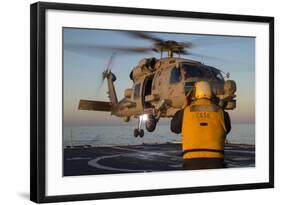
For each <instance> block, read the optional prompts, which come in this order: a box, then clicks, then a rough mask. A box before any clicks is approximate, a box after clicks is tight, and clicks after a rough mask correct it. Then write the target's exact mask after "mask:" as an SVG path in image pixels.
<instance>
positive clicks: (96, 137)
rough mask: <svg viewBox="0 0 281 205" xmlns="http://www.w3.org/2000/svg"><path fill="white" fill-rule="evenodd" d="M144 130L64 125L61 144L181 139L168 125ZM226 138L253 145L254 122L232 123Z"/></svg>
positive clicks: (131, 143) (160, 141) (125, 143)
mask: <svg viewBox="0 0 281 205" xmlns="http://www.w3.org/2000/svg"><path fill="white" fill-rule="evenodd" d="M144 131H145V134H144V137H143V138H140V137H138V138H135V137H134V136H133V127H132V126H97V127H78V126H73V127H70V126H65V127H64V136H63V145H64V146H68V145H71V144H72V145H94V146H101V145H137V144H143V143H165V142H180V141H181V135H180V134H178V135H177V134H174V133H172V132H171V131H170V126H169V125H157V127H156V130H155V131H154V132H147V131H146V130H145V129H144ZM71 132H72V134H71ZM71 135H72V137H71ZM71 138H72V140H71ZM227 140H228V141H229V142H231V143H241V144H252V145H254V144H255V124H232V130H231V132H230V133H229V134H228V136H227Z"/></svg>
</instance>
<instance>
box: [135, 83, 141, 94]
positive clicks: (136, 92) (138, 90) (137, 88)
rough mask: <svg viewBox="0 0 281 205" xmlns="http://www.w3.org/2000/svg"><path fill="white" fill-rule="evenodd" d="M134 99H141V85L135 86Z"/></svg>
mask: <svg viewBox="0 0 281 205" xmlns="http://www.w3.org/2000/svg"><path fill="white" fill-rule="evenodd" d="M134 97H140V83H138V84H136V85H135V89H134Z"/></svg>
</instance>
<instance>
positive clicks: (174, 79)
mask: <svg viewBox="0 0 281 205" xmlns="http://www.w3.org/2000/svg"><path fill="white" fill-rule="evenodd" d="M180 80H181V72H180V69H179V68H177V67H174V68H173V69H172V70H171V75H170V84H174V83H178V82H179V81H180Z"/></svg>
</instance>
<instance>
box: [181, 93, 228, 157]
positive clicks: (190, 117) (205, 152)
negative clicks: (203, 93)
mask: <svg viewBox="0 0 281 205" xmlns="http://www.w3.org/2000/svg"><path fill="white" fill-rule="evenodd" d="M225 137H226V128H225V124H224V116H223V110H222V109H221V108H220V107H218V106H216V105H215V104H213V103H212V102H211V101H210V100H207V99H200V100H196V101H194V102H193V103H192V104H191V105H190V106H188V107H186V108H185V109H184V115H183V124H182V138H183V139H182V149H183V152H184V156H183V158H185V159H187V158H222V157H223V156H224V155H223V150H224V141H225Z"/></svg>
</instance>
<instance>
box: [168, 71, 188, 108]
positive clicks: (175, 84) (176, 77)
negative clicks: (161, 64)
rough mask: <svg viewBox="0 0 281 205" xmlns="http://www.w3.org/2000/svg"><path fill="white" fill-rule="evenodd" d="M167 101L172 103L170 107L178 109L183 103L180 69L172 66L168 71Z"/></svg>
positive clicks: (182, 83) (182, 84)
mask: <svg viewBox="0 0 281 205" xmlns="http://www.w3.org/2000/svg"><path fill="white" fill-rule="evenodd" d="M168 89H169V91H168V92H169V99H170V100H171V102H172V106H173V107H175V108H180V107H181V106H182V104H183V102H184V98H185V97H184V96H185V95H184V82H183V79H182V75H181V69H180V67H177V66H174V67H173V68H172V69H171V70H170V79H169V86H168Z"/></svg>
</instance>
